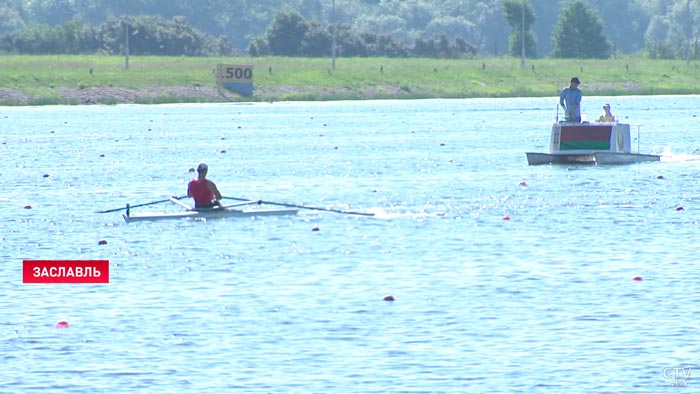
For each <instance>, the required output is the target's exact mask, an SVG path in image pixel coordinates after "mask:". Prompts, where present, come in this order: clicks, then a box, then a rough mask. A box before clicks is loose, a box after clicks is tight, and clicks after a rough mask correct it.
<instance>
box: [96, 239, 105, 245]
mask: <svg viewBox="0 0 700 394" xmlns="http://www.w3.org/2000/svg"><path fill="white" fill-rule="evenodd" d="M97 244H98V245H107V240H105V239H101V240H100V241H99V242H97Z"/></svg>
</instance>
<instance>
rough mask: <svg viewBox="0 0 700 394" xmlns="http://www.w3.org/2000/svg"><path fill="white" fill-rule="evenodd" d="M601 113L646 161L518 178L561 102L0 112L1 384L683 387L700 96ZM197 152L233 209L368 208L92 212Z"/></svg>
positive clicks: (688, 350) (692, 295)
mask: <svg viewBox="0 0 700 394" xmlns="http://www.w3.org/2000/svg"><path fill="white" fill-rule="evenodd" d="M606 101H609V102H610V103H611V104H612V106H613V112H615V113H616V114H617V115H618V117H621V118H623V119H624V120H626V121H627V122H629V123H631V124H633V125H637V124H641V125H643V126H641V134H640V136H641V138H640V141H639V147H640V150H641V151H642V152H644V153H654V152H655V153H660V154H663V157H662V161H661V162H660V163H641V164H635V165H629V166H610V167H594V166H533V167H529V166H527V162H526V159H525V153H524V152H526V151H546V150H547V149H548V144H549V129H550V125H551V121H552V120H553V118H554V116H555V114H556V111H555V104H556V100H555V99H553V98H543V99H498V100H495V99H488V100H487V99H484V100H478V99H475V100H425V101H422V100H418V101H372V102H333V103H274V104H254V105H236V104H218V105H163V106H139V105H120V106H85V107H26V108H7V107H0V143H1V144H0V155H1V158H2V160H1V161H0V174H1V175H2V177H3V183H2V190H1V191H0V240H1V241H2V247H1V248H0V256H1V257H2V262H3V264H4V269H3V270H1V271H0V360H2V364H3V366H4V367H3V368H2V369H0V392H36V391H39V390H47V391H51V392H78V393H97V392H144V393H150V392H154V393H156V392H157V393H181V392H191V393H205V392H206V393H223V392H245V393H290V392H292V393H293V392H298V393H307V392H310V393H390V392H404V393H429V392H435V393H440V392H455V393H482V392H511V393H533V392H553V393H603V392H610V393H623V392H627V393H659V392H697V391H700V380H695V379H694V378H695V376H696V375H697V376H698V377H700V365H699V364H700V362H698V359H697V357H698V356H697V354H698V351H699V350H700V345H699V341H698V340H699V339H700V338H698V331H699V329H700V301H699V299H698V290H697V284H698V283H699V282H700V268H699V267H698V264H697V262H698V260H699V259H700V254H699V253H698V248H697V245H698V241H700V233H699V231H698V222H699V221H700V220H699V219H698V216H697V212H698V211H700V199H699V198H698V178H699V176H698V171H699V170H700V150H699V149H700V132H699V131H700V130H699V129H700V125H698V118H697V116H698V115H699V114H700V109H699V108H700V97H695V96H690V97H689V96H683V97H673V96H672V97H616V98H601V97H585V98H584V103H585V107H586V108H585V109H587V110H588V113H589V117H595V116H597V114H598V108H600V107H601V106H602V104H603V103H604V102H606ZM636 129H637V127H635V126H633V130H635V131H636ZM633 145H634V146H635V147H636V145H637V141H635V142H634V143H633ZM201 161H205V162H207V163H208V164H209V165H210V171H209V176H210V178H211V179H213V180H214V181H216V182H217V184H218V186H219V188H220V190H222V192H223V193H224V195H226V196H230V197H243V198H251V199H265V200H269V201H278V202H284V203H292V204H306V205H311V206H322V207H329V208H334V209H350V210H355V211H364V212H373V213H375V214H376V216H374V217H364V216H358V215H344V214H338V213H330V212H318V211H311V210H302V211H301V212H300V214H299V215H298V216H292V217H265V218H248V219H221V220H212V221H208V222H201V221H187V220H176V221H160V222H139V223H130V224H126V223H124V221H123V219H122V218H121V212H114V213H103V214H99V213H95V211H98V210H104V209H110V208H119V207H122V206H124V205H125V204H126V203H131V204H139V203H146V202H150V201H155V200H161V199H166V198H168V197H169V196H173V195H180V196H181V195H183V194H185V191H186V187H187V182H188V181H189V179H190V178H191V177H192V175H193V174H192V173H190V172H189V171H188V170H189V169H190V168H192V167H196V165H197V163H199V162H201ZM521 182H526V186H521V185H520V183H521ZM27 205H30V206H31V207H32V209H24V207H25V206H27ZM170 205H172V204H170ZM679 206H682V207H684V210H677V209H676V208H677V207H679ZM174 209H176V207H171V206H169V205H168V204H160V205H153V206H150V207H143V208H139V210H140V211H165V210H174ZM505 216H508V217H509V218H510V220H504V217H505ZM314 227H318V229H319V231H312V229H313V228H314ZM100 240H105V241H107V244H106V245H99V244H98V241H100ZM24 259H108V260H109V261H110V269H111V272H110V274H111V275H110V283H109V284H106V285H29V284H22V260H24ZM634 276H642V277H643V278H644V280H643V281H633V280H632V277H634ZM387 294H391V295H393V296H394V297H395V299H396V301H394V302H385V301H383V300H382V299H383V297H384V296H385V295H387ZM58 320H67V321H68V322H70V324H71V327H70V328H69V329H65V330H58V329H55V328H54V323H55V322H56V321H58ZM695 366H697V369H694V368H696V367H695ZM689 371H692V372H691V378H690V379H689V380H685V379H683V376H682V373H683V372H685V373H686V374H687V373H688V372H689ZM674 372H675V374H674ZM676 376H680V378H679V379H676ZM674 385H675V386H674ZM676 386H685V387H676Z"/></svg>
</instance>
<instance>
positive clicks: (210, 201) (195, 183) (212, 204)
mask: <svg viewBox="0 0 700 394" xmlns="http://www.w3.org/2000/svg"><path fill="white" fill-rule="evenodd" d="M208 170H209V167H208V166H207V165H206V164H204V163H201V164H200V165H199V166H197V179H192V180H191V181H190V183H189V184H188V185H187V197H192V198H194V207H195V208H196V209H198V208H220V207H221V206H222V205H221V200H222V198H223V197H221V193H219V189H218V188H217V187H216V185H215V184H214V182H212V181H210V180H209V179H207V171H208Z"/></svg>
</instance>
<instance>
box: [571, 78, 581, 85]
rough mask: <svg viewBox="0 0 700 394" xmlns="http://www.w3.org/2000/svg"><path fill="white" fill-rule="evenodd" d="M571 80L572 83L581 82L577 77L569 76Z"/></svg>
mask: <svg viewBox="0 0 700 394" xmlns="http://www.w3.org/2000/svg"><path fill="white" fill-rule="evenodd" d="M571 82H573V83H578V84H580V83H581V81H579V79H578V77H573V78H571Z"/></svg>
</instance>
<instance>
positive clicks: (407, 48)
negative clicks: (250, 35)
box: [249, 12, 477, 58]
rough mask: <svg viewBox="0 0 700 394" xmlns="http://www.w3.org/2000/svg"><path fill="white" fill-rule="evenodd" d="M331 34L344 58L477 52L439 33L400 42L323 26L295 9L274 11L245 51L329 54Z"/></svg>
mask: <svg viewBox="0 0 700 394" xmlns="http://www.w3.org/2000/svg"><path fill="white" fill-rule="evenodd" d="M334 33H335V46H336V53H337V54H338V55H339V56H346V57H356V56H386V57H406V56H415V57H433V58H471V57H474V56H475V55H476V53H477V49H476V47H474V46H473V45H471V44H469V43H467V42H466V41H465V40H464V39H463V38H461V37H456V38H455V39H454V40H453V41H452V42H450V40H449V39H448V38H447V36H446V35H444V34H443V35H441V36H440V37H439V38H437V39H421V38H418V39H416V40H415V41H414V42H413V43H402V42H399V41H397V40H395V39H392V38H391V37H390V36H388V35H383V34H374V33H362V34H356V33H354V32H353V31H352V29H351V28H350V26H349V25H347V24H342V25H332V26H329V27H328V28H325V27H323V26H321V25H320V24H318V23H317V22H315V21H311V20H306V19H304V18H303V17H302V16H301V15H299V14H297V13H295V12H280V13H279V14H277V15H276V16H275V19H274V20H273V22H272V23H271V24H270V26H269V27H268V29H267V31H266V32H265V35H264V36H261V37H257V38H256V39H254V40H253V41H252V42H251V45H250V48H249V52H250V54H251V55H253V56H263V55H275V56H311V57H321V56H331V54H332V53H331V52H332V48H333V41H334V40H333V38H334V37H333V35H334Z"/></svg>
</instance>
